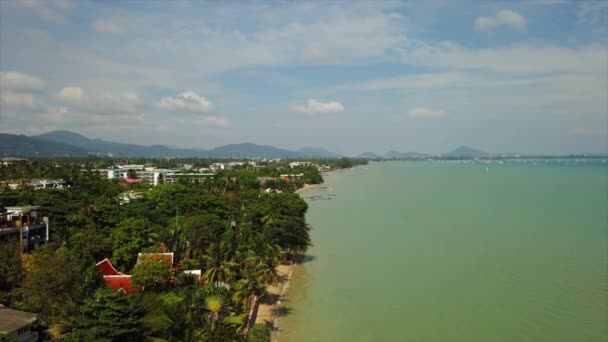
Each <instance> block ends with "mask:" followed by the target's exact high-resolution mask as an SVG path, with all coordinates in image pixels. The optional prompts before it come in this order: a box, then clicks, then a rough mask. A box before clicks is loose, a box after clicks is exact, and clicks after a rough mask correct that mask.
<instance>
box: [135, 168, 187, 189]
mask: <svg viewBox="0 0 608 342" xmlns="http://www.w3.org/2000/svg"><path fill="white" fill-rule="evenodd" d="M176 172H177V171H176V170H167V169H155V170H151V171H137V178H138V179H141V180H142V181H145V182H148V183H149V184H150V185H153V186H157V185H158V184H160V183H161V182H163V183H175V173H176Z"/></svg>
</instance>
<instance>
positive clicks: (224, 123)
mask: <svg viewBox="0 0 608 342" xmlns="http://www.w3.org/2000/svg"><path fill="white" fill-rule="evenodd" d="M196 123H198V124H200V125H202V126H206V127H217V128H228V127H230V126H232V124H231V123H230V121H228V119H226V118H222V117H219V116H204V117H202V118H200V119H198V120H196Z"/></svg>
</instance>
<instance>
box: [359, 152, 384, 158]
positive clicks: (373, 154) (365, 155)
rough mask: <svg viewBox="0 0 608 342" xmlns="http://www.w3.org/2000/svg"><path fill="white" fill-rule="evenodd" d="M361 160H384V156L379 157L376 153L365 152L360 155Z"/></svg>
mask: <svg viewBox="0 0 608 342" xmlns="http://www.w3.org/2000/svg"><path fill="white" fill-rule="evenodd" d="M359 158H364V159H379V158H382V156H379V155H377V154H375V153H374V152H363V153H361V154H360V155H359Z"/></svg>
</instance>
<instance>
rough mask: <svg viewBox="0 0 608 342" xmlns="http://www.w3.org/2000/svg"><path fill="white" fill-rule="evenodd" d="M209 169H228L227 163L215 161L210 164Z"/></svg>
mask: <svg viewBox="0 0 608 342" xmlns="http://www.w3.org/2000/svg"><path fill="white" fill-rule="evenodd" d="M209 169H211V171H220V170H226V169H227V165H226V164H225V163H213V164H211V166H209Z"/></svg>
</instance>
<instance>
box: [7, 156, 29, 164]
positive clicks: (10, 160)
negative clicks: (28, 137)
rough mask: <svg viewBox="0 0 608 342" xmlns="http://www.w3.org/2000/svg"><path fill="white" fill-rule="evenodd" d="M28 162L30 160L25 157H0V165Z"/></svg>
mask: <svg viewBox="0 0 608 342" xmlns="http://www.w3.org/2000/svg"><path fill="white" fill-rule="evenodd" d="M29 162H30V161H29V160H28V159H25V158H15V157H7V158H0V165H2V166H9V165H13V164H25V163H29Z"/></svg>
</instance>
